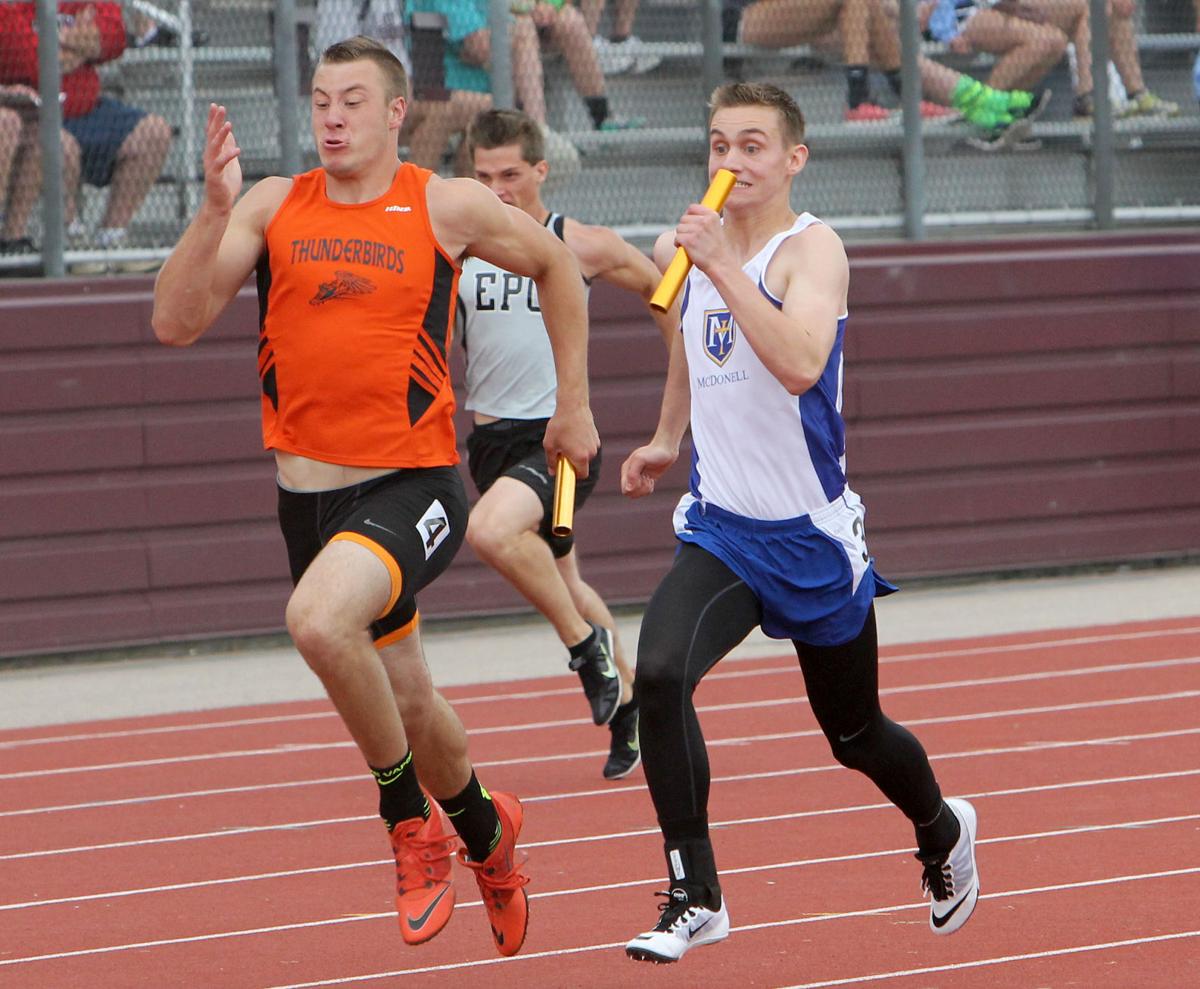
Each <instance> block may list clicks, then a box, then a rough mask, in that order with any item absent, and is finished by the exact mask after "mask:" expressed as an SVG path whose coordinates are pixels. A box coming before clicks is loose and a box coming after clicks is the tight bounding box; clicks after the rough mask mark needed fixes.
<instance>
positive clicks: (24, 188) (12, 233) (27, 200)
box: [0, 118, 81, 247]
mask: <svg viewBox="0 0 1200 989" xmlns="http://www.w3.org/2000/svg"><path fill="white" fill-rule="evenodd" d="M62 151H63V212H64V217H65V219H66V220H67V222H68V223H70V222H71V220H73V219H74V218H75V210H76V203H77V197H78V190H79V174H80V168H81V164H80V150H79V144H78V143H77V142H76V140H75V138H73V137H72V136H71V135H70V134H68V133H67V132H66V131H63V132H62ZM41 190H42V148H41V145H40V144H39V135H38V124H37V120H36V119H34V118H29V119H26V120H25V123H24V129H23V130H22V132H21V139H20V143H19V145H18V148H17V154H16V157H15V159H14V162H13V166H12V172H11V176H10V178H9V192H8V203H7V208H6V209H5V211H4V229H3V232H2V233H0V239H3V240H4V241H5V242H7V243H10V244H18V243H19V244H21V245H22V246H23V247H26V246H28V234H27V231H28V229H29V219H30V217H31V216H32V215H33V211H34V209H35V208H36V207H37V204H38V200H39V198H40V196H41Z"/></svg>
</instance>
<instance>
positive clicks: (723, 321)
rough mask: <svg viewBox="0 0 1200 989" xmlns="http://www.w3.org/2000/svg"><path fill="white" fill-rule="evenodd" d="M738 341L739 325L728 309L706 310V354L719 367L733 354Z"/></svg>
mask: <svg viewBox="0 0 1200 989" xmlns="http://www.w3.org/2000/svg"><path fill="white" fill-rule="evenodd" d="M736 339H737V324H736V323H735V322H734V321H733V314H732V313H731V312H730V311H729V310H728V309H706V310H705V312H704V352H705V353H706V354H707V355H708V359H709V360H710V361H712V362H713V363H714V364H716V365H717V366H718V367H720V366H722V365H723V364H724V363H725V362H726V361H727V360H729V355H730V354H732V353H733V345H734V342H735V340H736Z"/></svg>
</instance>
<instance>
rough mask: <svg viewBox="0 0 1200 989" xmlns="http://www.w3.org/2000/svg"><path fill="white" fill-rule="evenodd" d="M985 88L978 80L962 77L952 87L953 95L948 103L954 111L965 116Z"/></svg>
mask: <svg viewBox="0 0 1200 989" xmlns="http://www.w3.org/2000/svg"><path fill="white" fill-rule="evenodd" d="M987 88H988V87H986V86H984V84H983V83H981V82H980V81H979V80H978V79H972V78H971V77H970V76H962V77H961V78H960V79H959V80H958V83H957V84H956V85H955V87H954V95H953V96H951V97H950V103H951V105H952V106H953V107H954V109H955V110H958V111H960V112H961V113H962V114H963V116H966V115H967V113H968V111H969V110H970V109H971V108H972V107H973V106H974V105H975V104H976V102H977V101H978V100H979V98H980V96H982V95H983V91H984V90H985V89H987Z"/></svg>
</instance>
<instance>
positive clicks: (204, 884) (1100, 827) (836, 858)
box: [0, 769, 1200, 910]
mask: <svg viewBox="0 0 1200 989" xmlns="http://www.w3.org/2000/svg"><path fill="white" fill-rule="evenodd" d="M1187 775H1200V769H1198V770H1190V771H1188V772H1186V773H1156V774H1153V775H1150V776H1136V777H1124V778H1117V779H1108V780H1078V781H1075V782H1072V783H1065V784H1057V785H1051V786H1045V787H1032V788H1023V789H1022V790H1020V791H1007V790H1004V791H994V792H989V793H986V794H980V793H973V794H968V795H967V796H969V797H970V798H971V799H982V798H984V797H996V796H1006V795H1010V794H1012V793H1014V792H1020V793H1026V792H1029V791H1030V790H1056V789H1059V788H1061V787H1083V786H1099V785H1108V784H1114V783H1121V782H1131V781H1139V782H1140V781H1144V780H1157V779H1164V778H1167V777H1170V776H1187ZM887 806H890V805H888V804H875V805H871V806H870V807H868V808H853V807H839V808H836V809H834V810H831V811H822V812H810V815H809V816H812V814H814V813H824V814H841V813H848V812H851V811H854V810H858V809H877V808H884V807H887ZM784 816H786V817H788V818H791V819H795V818H796V817H799V816H803V815H800V814H791V815H780V816H779V817H775V816H772V817H770V818H743V819H742V820H737V821H718V822H715V823H714V824H712V825H711V827H712V828H714V829H719V828H728V827H733V826H735V825H736V826H739V827H740V826H743V825H751V824H760V823H774V822H776V821H778V820H780V819H781V818H782V817H784ZM1195 820H1200V813H1198V814H1178V815H1175V816H1173V817H1154V818H1146V819H1144V820H1138V821H1116V822H1113V823H1109V824H1087V825H1080V826H1077V827H1071V828H1058V829H1056V830H1053V831H1038V832H1031V833H1027V834H1015V835H997V836H992V837H987V838H980V839H979V840H978V841H977V842H976V844H979V845H991V844H1003V843H1007V842H1014V841H1031V840H1040V839H1043V838H1062V837H1067V836H1072V835H1080V834H1093V833H1096V832H1100V831H1123V830H1129V829H1134V828H1147V827H1157V826H1159V825H1167V824H1181V823H1183V822H1186V821H1195ZM657 833H658V832H657V830H655V829H650V828H647V829H643V830H641V831H626V832H620V833H610V834H598V835H584V836H581V837H579V838H573V839H555V840H552V841H542V842H530V843H522V844H521V845H520V846H519V847H520V848H522V849H529V848H544V847H547V846H550V845H560V844H568V843H570V844H585V843H589V842H597V841H613V840H617V839H621V838H629V837H642V836H644V835H650V834H657ZM911 853H912V849H911V848H888V849H884V850H882V851H876V852H854V853H849V854H844V855H826V856H821V857H819V858H808V859H793V860H791V861H788V862H775V863H773V864H770V865H755V866H745V867H742V868H735V869H728V868H727V869H722V870H721V875H723V876H736V875H741V874H743V873H752V872H773V871H776V870H779V869H798V868H803V867H806V866H813V865H830V864H833V863H836V862H856V861H862V860H864V859H872V858H888V857H891V856H897V855H910V854H911ZM393 864H394V862H393V860H392V859H390V858H388V859H375V860H373V861H369V862H345V863H340V864H337V865H321V866H310V867H308V868H304V869H285V870H280V871H277V872H260V873H255V874H252V875H241V876H226V877H224V878H221V879H197V880H194V881H192V882H186V883H167V884H164V885H159V886H142V887H139V888H136V889H120V890H108V891H105V892H103V893H86V894H81V895H79V896H62V897H57V898H55V899H47V900H27V901H25V902H23V903H5V904H0V910H28V909H32V908H35V907H49V906H61V905H63V904H67V903H86V902H88V901H91V900H112V899H122V898H124V897H127V896H145V895H148V894H153V893H173V892H179V891H181V890H189V889H203V888H208V887H213V886H235V885H240V884H242V883H249V882H260V881H262V880H269V879H290V878H293V877H295V876H307V875H317V874H321V873H331V872H343V871H347V872H348V871H350V870H353V869H365V868H382V867H384V866H388V865H393ZM658 881H659V879H658V878H657V877H653V878H649V879H635V880H631V881H627V882H619V883H604V884H602V885H598V886H579V887H575V888H571V889H561V890H547V891H543V892H538V893H530V894H529V898H530V899H531V900H538V899H544V898H546V897H557V896H576V895H578V894H581V893H597V892H605V891H611V890H616V889H629V888H633V887H638V886H646V885H649V884H650V883H654V882H658ZM480 905H481V901H479V900H471V901H468V902H460V903H458V904H457V906H456V909H458V908H463V907H476V906H480Z"/></svg>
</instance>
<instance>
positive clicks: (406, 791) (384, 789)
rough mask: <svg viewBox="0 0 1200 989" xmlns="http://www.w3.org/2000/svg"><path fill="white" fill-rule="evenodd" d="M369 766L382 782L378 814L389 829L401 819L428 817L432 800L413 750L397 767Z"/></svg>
mask: <svg viewBox="0 0 1200 989" xmlns="http://www.w3.org/2000/svg"><path fill="white" fill-rule="evenodd" d="M367 768H368V769H370V770H371V773H372V775H374V777H375V782H376V783H378V784H379V816H380V817H382V818H383V820H384V823H385V824H387V829H388V830H389V831H391V830H392V828H394V827H395V826H396V825H397V824H399V823H400V822H401V821H407V820H410V819H411V818H414V817H423V818H425V820H429V801H428V800H426V799H425V794H424V793H423V792H422V790H421V785H420V784H419V783H418V782H417V773H416V770H414V769H413V766H412V752H411V751H409V752H408V753H406V754H405V756H404V758H403V759H401V760H400V761H399V762H398V763H396V765H394V766H388V767H387V768H386V769H376V768H375V767H374V766H368V767H367Z"/></svg>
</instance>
